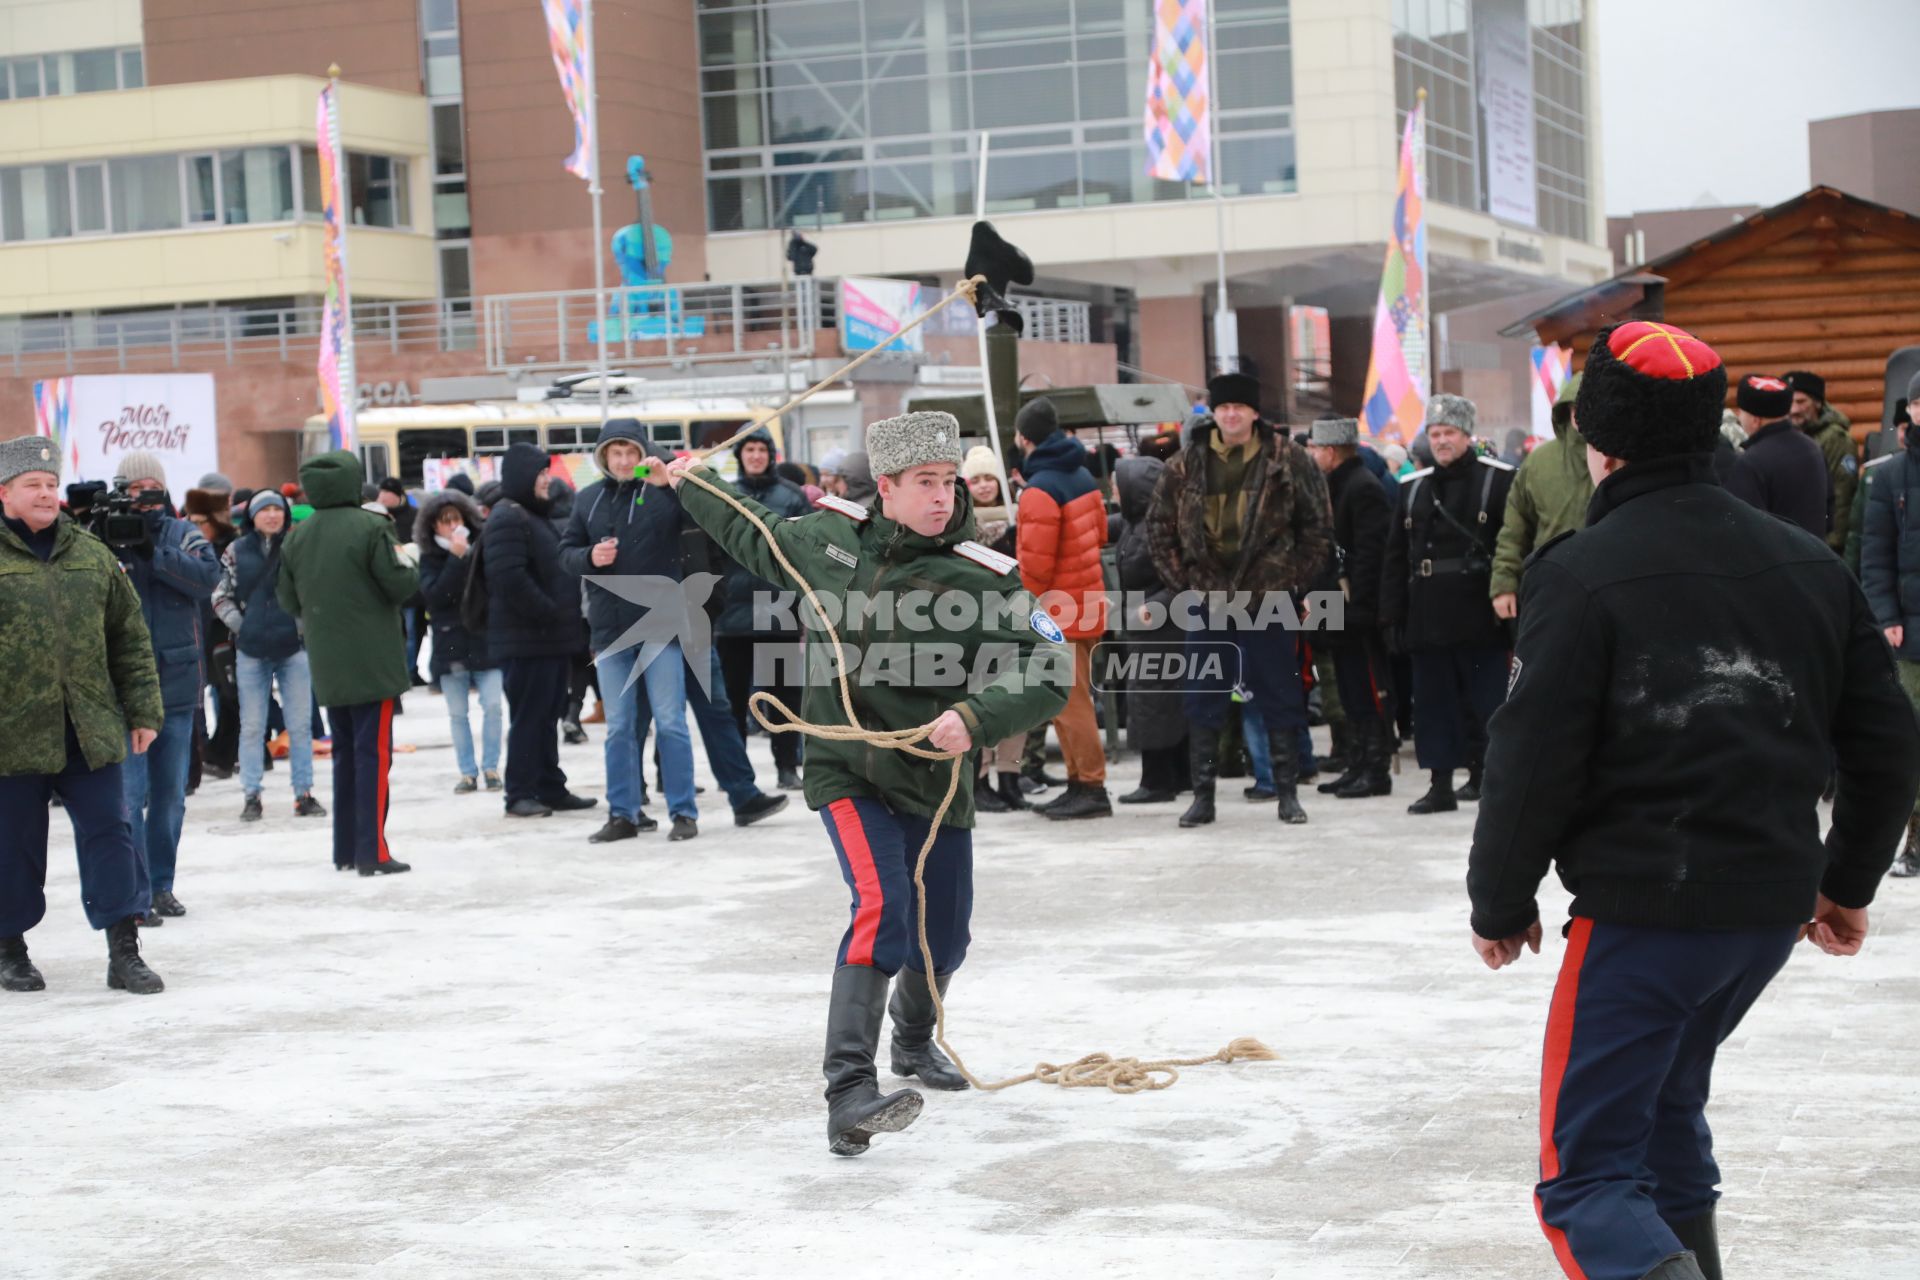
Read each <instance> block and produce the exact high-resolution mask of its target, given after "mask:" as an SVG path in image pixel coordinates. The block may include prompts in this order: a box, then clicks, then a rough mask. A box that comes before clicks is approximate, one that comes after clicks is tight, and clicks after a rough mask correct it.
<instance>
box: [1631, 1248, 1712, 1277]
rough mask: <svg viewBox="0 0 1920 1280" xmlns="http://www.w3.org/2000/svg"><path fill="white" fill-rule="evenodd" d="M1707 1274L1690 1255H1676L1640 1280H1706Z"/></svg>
mask: <svg viewBox="0 0 1920 1280" xmlns="http://www.w3.org/2000/svg"><path fill="white" fill-rule="evenodd" d="M1706 1276H1707V1273H1706V1272H1705V1271H1704V1270H1702V1269H1701V1266H1700V1264H1699V1263H1698V1262H1697V1261H1695V1260H1694V1256H1693V1255H1692V1254H1690V1253H1676V1254H1674V1255H1673V1256H1672V1257H1671V1258H1668V1259H1667V1260H1666V1261H1665V1262H1662V1263H1661V1264H1660V1265H1659V1266H1657V1267H1655V1268H1654V1269H1653V1270H1651V1271H1649V1272H1647V1274H1646V1275H1644V1276H1642V1277H1640V1280H1706Z"/></svg>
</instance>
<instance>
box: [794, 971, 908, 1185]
mask: <svg viewBox="0 0 1920 1280" xmlns="http://www.w3.org/2000/svg"><path fill="white" fill-rule="evenodd" d="M886 1008H887V975H886V974H884V973H882V972H880V971H879V970H878V969H875V968H873V967H872V966H871V965H864V964H848V965H841V966H840V967H839V968H838V969H835V970H834V971H833V995H832V996H831V997H830V998H829V1000H828V1002H827V1051H826V1058H825V1061H824V1062H823V1063H822V1064H821V1068H820V1070H821V1072H822V1074H824V1075H825V1076H826V1077H827V1146H828V1149H829V1150H831V1151H832V1152H833V1154H835V1155H837V1156H857V1155H860V1154H862V1153H863V1152H865V1151H866V1149H867V1143H868V1142H870V1141H872V1139H873V1135H874V1134H876V1133H898V1132H900V1130H902V1129H904V1128H906V1127H907V1126H908V1125H910V1124H912V1123H913V1122H914V1120H915V1119H916V1118H918V1116H919V1115H920V1108H921V1107H922V1106H924V1105H926V1099H924V1098H922V1097H921V1096H920V1095H919V1093H917V1092H915V1091H914V1090H912V1089H902V1090H900V1091H899V1092H898V1093H890V1094H887V1095H886V1096H885V1097H882V1096H881V1094H880V1087H879V1085H878V1084H877V1083H876V1081H877V1080H878V1079H879V1077H878V1074H877V1073H876V1072H875V1070H874V1066H873V1055H874V1051H875V1050H876V1049H878V1048H879V1047H880V1015H881V1014H883V1013H885V1012H886Z"/></svg>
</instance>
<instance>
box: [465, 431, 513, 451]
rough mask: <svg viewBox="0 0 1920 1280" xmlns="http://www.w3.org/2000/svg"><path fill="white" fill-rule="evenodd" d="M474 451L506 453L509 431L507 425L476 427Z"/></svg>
mask: <svg viewBox="0 0 1920 1280" xmlns="http://www.w3.org/2000/svg"><path fill="white" fill-rule="evenodd" d="M473 451H474V452H475V453H476V454H479V453H505V452H506V451H507V431H506V428H505V427H475V428H474V429H473Z"/></svg>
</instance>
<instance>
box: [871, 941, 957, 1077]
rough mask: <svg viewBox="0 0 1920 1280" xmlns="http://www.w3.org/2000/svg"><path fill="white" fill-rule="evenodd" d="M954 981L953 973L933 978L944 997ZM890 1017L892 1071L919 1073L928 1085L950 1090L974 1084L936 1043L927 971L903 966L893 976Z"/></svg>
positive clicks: (902, 1073)
mask: <svg viewBox="0 0 1920 1280" xmlns="http://www.w3.org/2000/svg"><path fill="white" fill-rule="evenodd" d="M952 980H953V975H952V974H950V973H943V974H941V975H940V976H939V977H938V978H936V979H935V980H934V981H935V983H936V984H938V986H939V989H940V996H941V998H942V999H945V998H946V994H947V984H948V983H949V982H951V981H952ZM887 1016H888V1017H889V1018H891V1019H892V1020H893V1062H892V1064H891V1065H892V1067H893V1074H895V1075H897V1076H907V1077H913V1076H918V1077H919V1078H920V1083H921V1084H924V1085H925V1086H927V1088H929V1089H944V1090H946V1091H948V1092H950V1093H951V1092H954V1091H956V1090H959V1089H966V1088H969V1087H971V1086H969V1085H968V1084H967V1078H966V1077H965V1076H963V1075H961V1074H960V1070H959V1068H958V1067H955V1066H954V1065H953V1060H952V1059H950V1058H948V1057H947V1055H946V1054H944V1053H942V1052H940V1046H939V1045H937V1044H935V1043H934V1042H933V1030H934V1022H935V1020H936V1019H935V1014H934V1010H933V991H932V989H931V988H929V987H928V986H927V975H926V974H924V973H915V972H914V971H913V970H911V969H902V970H901V971H900V972H899V973H897V974H895V975H894V979H893V1001H892V1003H890V1004H889V1005H888V1006H887Z"/></svg>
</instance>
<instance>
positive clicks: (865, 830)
mask: <svg viewBox="0 0 1920 1280" xmlns="http://www.w3.org/2000/svg"><path fill="white" fill-rule="evenodd" d="M820 818H821V820H822V821H824V822H825V823H826V824H827V835H828V836H829V837H831V838H832V840H833V851H834V853H835V854H836V855H838V856H839V859H840V874H841V876H842V877H843V878H844V879H845V880H846V882H847V888H848V889H850V890H852V891H853V906H852V911H851V914H852V919H851V920H850V921H849V922H848V924H847V932H846V936H845V937H843V938H841V939H840V953H839V958H838V960H837V961H836V966H837V965H849V964H861V965H871V966H872V967H873V968H875V969H878V970H880V971H881V972H882V973H885V974H887V975H889V976H891V975H893V974H896V973H898V972H900V967H901V966H902V965H905V966H906V967H907V968H909V969H911V970H913V971H914V972H915V973H919V972H921V970H922V968H923V966H924V964H925V962H924V961H923V960H922V959H921V956H920V938H919V932H918V930H919V923H918V922H919V918H920V917H919V910H920V909H919V904H918V903H916V902H915V901H914V891H913V868H914V863H915V862H916V861H917V860H918V858H919V857H920V846H921V845H923V844H925V843H926V839H927V827H928V825H929V824H928V821H927V819H925V818H921V817H916V816H915V815H913V814H910V813H896V812H895V811H894V810H892V809H889V808H888V807H887V806H886V805H884V804H882V803H880V802H879V801H878V800H868V799H866V798H864V797H853V798H848V799H845V800H835V801H834V802H833V803H832V804H829V805H827V806H826V807H825V808H823V809H822V810H820ZM925 878H926V885H927V946H928V949H929V950H931V951H932V952H933V968H934V972H935V973H936V974H947V973H952V972H953V971H954V970H955V969H958V968H959V967H960V962H961V961H963V960H965V959H966V958H967V943H968V941H969V940H970V937H971V935H970V934H969V933H968V922H969V921H970V920H971V919H972V918H973V832H971V831H968V830H966V829H965V828H962V827H948V826H943V827H941V828H940V835H939V838H938V839H936V840H935V841H934V842H933V849H932V851H931V852H929V853H928V854H927V871H926V877H925Z"/></svg>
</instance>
